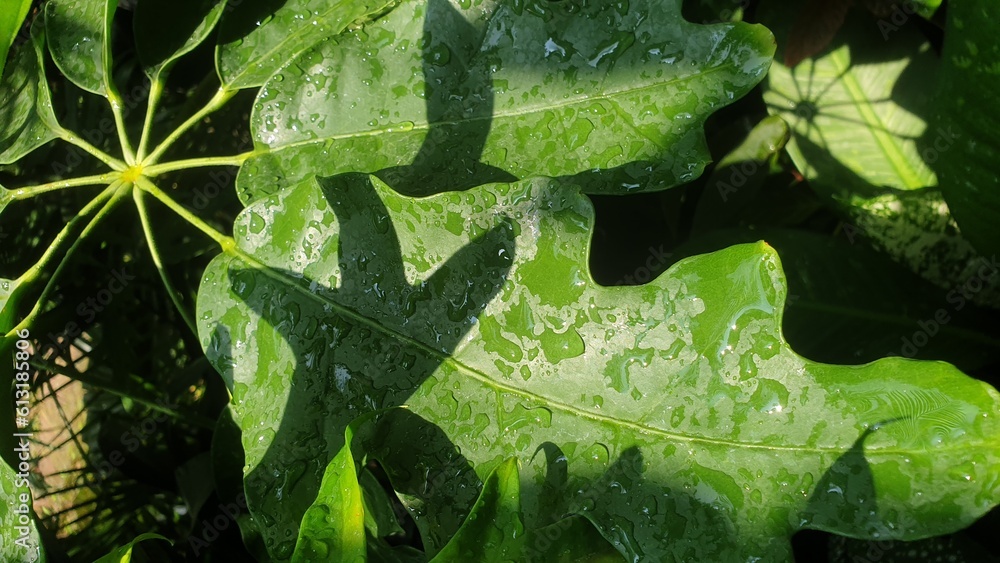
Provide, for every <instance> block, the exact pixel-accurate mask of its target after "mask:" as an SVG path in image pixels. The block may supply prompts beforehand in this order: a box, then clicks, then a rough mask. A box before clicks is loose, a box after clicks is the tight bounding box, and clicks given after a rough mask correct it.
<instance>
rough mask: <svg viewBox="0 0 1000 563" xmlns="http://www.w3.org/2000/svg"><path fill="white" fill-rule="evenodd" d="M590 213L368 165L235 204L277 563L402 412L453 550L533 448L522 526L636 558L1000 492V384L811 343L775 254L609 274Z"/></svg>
mask: <svg viewBox="0 0 1000 563" xmlns="http://www.w3.org/2000/svg"><path fill="white" fill-rule="evenodd" d="M593 220H594V217H593V209H592V208H591V206H590V204H589V202H588V201H587V199H586V198H585V197H583V196H582V195H581V194H580V193H579V191H578V188H574V187H566V185H565V183H563V182H553V181H549V180H533V181H525V182H521V183H514V184H495V185H490V186H486V187H482V188H476V189H472V190H470V191H468V192H465V193H449V194H443V195H439V196H434V197H429V198H425V199H413V198H408V197H404V196H400V195H398V194H397V193H395V192H393V191H392V190H391V189H389V188H388V187H386V186H385V185H384V184H382V183H381V182H380V181H379V180H377V179H373V178H370V177H366V176H360V175H354V176H347V177H337V178H328V179H318V180H317V179H312V180H307V181H304V182H302V183H300V184H299V185H296V186H294V187H290V188H286V189H284V190H282V191H280V192H278V193H276V194H273V195H271V196H268V197H264V198H260V199H258V200H257V201H255V202H254V203H253V204H252V205H250V206H249V207H248V208H247V209H246V210H245V211H244V212H243V213H242V214H241V215H240V216H239V218H238V219H237V221H236V225H235V237H236V240H237V247H236V248H235V249H232V250H231V251H230V252H229V253H228V254H226V255H223V256H220V257H218V258H216V259H215V260H214V261H213V262H212V263H211V264H210V266H209V267H208V269H207V271H206V273H205V277H204V279H203V281H202V284H201V288H200V291H199V298H198V309H199V310H198V318H199V331H200V335H201V339H202V343H203V346H204V348H205V351H206V354H207V356H208V358H209V360H210V361H211V362H212V363H213V364H214V365H215V366H216V368H217V369H219V371H220V373H222V374H223V376H224V378H225V379H226V380H227V381H228V382H229V383H230V385H231V386H232V391H233V404H232V411H233V416H234V420H235V421H236V423H237V424H238V425H239V426H240V428H241V429H242V431H243V446H244V448H245V450H246V462H247V466H246V469H245V486H246V491H247V496H248V504H249V507H250V510H251V512H252V514H253V515H254V518H255V519H259V521H261V522H263V523H264V524H265V526H264V529H263V530H262V533H263V534H264V541H265V544H266V545H267V548H268V550H269V552H270V553H271V555H272V556H273V557H275V558H277V559H286V558H287V557H289V556H290V555H291V551H292V547H293V544H292V543H291V542H290V541H288V540H287V538H289V537H294V534H295V533H297V531H298V525H299V522H300V520H301V518H302V515H303V513H304V512H305V510H306V508H307V507H308V506H310V505H311V504H312V503H313V501H314V500H315V498H316V495H317V492H318V490H319V484H320V480H321V477H322V475H323V472H324V470H325V469H326V466H327V462H328V461H329V460H330V459H332V458H333V456H334V455H335V454H336V453H337V452H338V451H339V449H340V448H341V446H342V445H343V436H344V429H345V428H346V426H347V425H348V424H349V423H350V422H351V421H352V420H353V419H355V418H356V417H357V416H359V415H361V414H364V413H366V412H371V411H373V410H377V409H381V408H387V407H393V406H399V405H406V406H407V407H408V409H407V410H406V411H405V416H401V420H400V421H399V422H398V424H397V425H396V426H394V427H393V428H392V429H390V430H387V431H386V435H388V436H390V437H392V438H393V439H394V440H396V442H395V443H394V444H389V445H386V446H385V447H383V448H382V449H380V450H378V451H373V452H370V455H371V456H372V457H373V458H376V459H379V460H380V461H381V462H382V464H383V466H384V467H385V468H386V470H387V472H388V473H389V475H390V478H391V479H392V482H393V486H394V488H395V489H396V491H397V493H398V495H399V497H400V498H401V500H403V502H404V503H406V505H407V506H408V507H409V508H410V510H411V514H412V515H413V517H414V519H415V520H416V522H417V525H418V527H420V530H421V538H422V540H423V542H424V546H425V548H426V549H427V552H428V555H431V556H432V555H434V554H435V553H436V552H437V551H439V550H441V549H442V548H443V547H444V545H445V544H446V543H447V541H448V539H449V538H451V537H452V536H453V535H454V533H455V532H456V531H457V530H458V529H459V527H460V525H461V522H462V521H463V519H464V516H465V515H466V514H468V512H469V510H471V507H472V505H473V503H474V501H475V497H476V491H477V490H478V487H480V486H481V481H480V480H481V479H485V477H486V476H487V475H488V474H489V472H490V471H492V470H493V469H495V468H496V467H497V466H498V465H499V464H500V463H502V462H503V460H505V459H508V458H511V457H516V458H517V459H519V460H520V461H521V463H522V464H523V466H522V471H521V483H522V490H521V493H520V496H521V502H522V507H523V511H524V525H525V527H526V528H527V529H534V528H537V527H542V526H547V525H550V524H552V523H554V522H556V521H557V520H559V519H560V518H562V517H564V516H565V515H567V514H582V515H584V516H586V517H587V518H588V519H590V520H591V521H592V522H594V524H595V525H596V526H597V527H598V529H599V530H600V531H601V533H602V534H603V535H604V536H605V537H606V538H607V539H608V540H609V541H611V542H612V544H614V545H615V546H616V548H617V549H618V550H619V552H621V553H622V554H624V555H626V556H627V557H628V558H629V559H635V558H640V559H646V560H653V561H656V560H681V561H686V560H697V561H734V560H749V559H751V558H754V557H759V558H762V559H763V560H767V561H775V560H788V559H789V558H790V544H789V538H790V536H791V535H792V533H794V532H795V531H796V530H799V529H803V528H813V529H820V530H828V531H832V532H837V533H842V534H847V535H852V536H856V537H867V538H885V539H889V538H900V539H914V538H920V537H926V536H930V535H934V534H941V533H946V532H949V531H953V530H955V529H958V528H961V527H963V526H965V525H968V524H969V523H970V522H972V521H973V520H974V519H975V518H977V517H978V516H980V515H981V514H983V513H984V512H986V511H987V510H989V509H990V508H991V507H992V506H993V505H994V504H995V503H996V498H997V483H998V482H1000V481H998V474H997V471H998V470H997V468H998V467H1000V466H998V464H997V459H996V454H995V452H996V446H997V441H998V436H1000V433H998V432H1000V427H998V422H997V417H996V412H997V407H998V404H1000V403H998V400H1000V395H998V394H997V393H996V391H994V390H993V389H992V388H991V387H989V386H988V385H986V384H984V383H981V382H978V381H975V380H973V379H970V378H968V377H966V376H964V375H963V374H962V373H961V372H959V371H958V370H956V369H955V368H954V367H952V366H950V365H948V364H945V363H939V362H916V361H910V360H905V359H901V358H888V359H883V360H880V361H877V362H874V363H871V364H867V365H863V366H831V365H824V364H818V363H814V362H811V361H808V360H806V359H804V358H802V357H800V356H798V355H796V354H795V353H794V352H793V351H792V350H791V349H790V348H789V347H788V345H787V344H786V343H785V341H784V339H783V338H782V335H781V330H780V328H781V316H782V315H781V313H782V308H783V306H784V300H785V293H786V288H785V281H784V275H783V273H782V270H781V266H780V263H779V261H778V257H777V255H776V254H775V253H774V251H773V250H771V249H770V248H769V247H767V246H766V245H763V244H751V245H742V246H736V247H732V248H729V249H727V250H723V251H720V252H716V253H713V254H709V255H704V256H697V257H693V258H689V259H686V260H683V261H681V262H680V263H678V264H676V265H674V266H673V267H672V268H671V269H670V270H669V271H668V272H667V273H665V274H663V275H662V276H660V277H659V278H657V279H656V280H655V281H653V282H651V283H649V284H647V285H644V286H640V287H613V288H607V287H601V286H598V285H597V284H596V283H595V282H594V281H593V279H592V278H591V276H590V274H589V271H588V269H587V263H588V256H587V255H588V244H589V243H588V241H589V237H590V235H591V232H592V228H593Z"/></svg>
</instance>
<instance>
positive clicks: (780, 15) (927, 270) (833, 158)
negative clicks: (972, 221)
mask: <svg viewBox="0 0 1000 563" xmlns="http://www.w3.org/2000/svg"><path fill="white" fill-rule="evenodd" d="M759 17H760V20H761V22H763V23H764V24H765V25H767V26H768V27H769V28H770V29H772V30H774V32H775V34H776V36H777V37H779V38H780V39H782V40H783V39H784V38H785V37H786V36H787V34H788V32H789V30H790V29H791V27H792V25H793V23H794V22H795V13H794V11H789V10H788V9H787V7H786V6H785V5H784V4H783V3H780V2H776V1H772V2H769V3H766V4H765V5H763V6H762V8H761V11H760V12H759ZM873 22H874V18H873V16H871V15H870V14H866V13H865V12H863V11H861V10H853V11H852V12H851V13H850V14H849V16H848V18H847V21H846V22H845V24H844V26H843V27H842V28H841V30H840V32H839V33H838V36H837V38H836V39H835V40H834V41H833V43H832V44H831V45H830V47H828V48H827V50H825V51H824V52H822V53H820V54H819V55H817V56H816V57H815V58H811V59H805V60H804V61H802V62H801V63H799V64H798V65H797V66H796V67H794V68H788V67H786V66H784V65H782V64H781V63H779V62H778V61H780V60H782V58H783V57H782V55H781V51H780V48H779V54H778V56H777V57H776V61H775V62H774V64H773V65H772V67H771V71H770V72H769V73H768V76H767V80H766V81H765V83H764V87H765V89H764V101H765V102H766V103H767V105H768V111H769V112H770V113H771V114H772V115H777V116H780V117H782V118H783V119H784V120H785V121H787V122H788V124H789V125H790V126H791V127H792V131H793V135H792V138H791V140H790V141H789V143H788V153H789V154H790V155H791V157H792V160H793V161H794V162H795V165H796V166H797V167H798V168H799V170H801V171H802V174H803V176H805V178H806V179H807V180H808V181H809V185H810V186H811V187H813V188H814V189H815V190H816V191H818V192H819V193H820V194H822V195H824V196H826V197H828V198H830V199H832V200H833V201H834V202H836V203H837V204H838V206H839V207H840V208H841V209H842V211H843V213H844V214H845V215H846V216H847V218H848V220H849V222H850V225H849V226H848V227H847V228H848V229H849V232H848V234H847V236H848V237H849V239H851V240H852V241H853V239H854V238H855V237H859V236H864V237H867V238H869V239H871V241H872V243H873V244H874V245H875V246H876V247H877V248H879V249H881V250H883V251H885V252H886V253H888V254H889V255H890V256H892V257H893V258H894V259H895V260H897V261H899V262H901V263H903V264H905V265H907V266H908V267H909V268H910V269H911V270H913V271H914V272H916V273H918V274H920V275H921V276H923V277H924V278H925V279H927V280H928V281H930V282H932V283H934V284H936V285H938V286H939V287H942V288H944V289H948V290H950V289H953V288H955V287H957V286H961V285H963V284H965V282H966V281H968V280H969V279H971V278H974V277H977V276H978V271H979V269H980V268H981V267H982V257H981V256H980V255H979V254H978V253H976V251H975V250H974V249H973V247H972V245H971V244H970V243H969V241H968V240H966V239H965V238H963V237H962V236H960V235H959V234H957V233H956V231H957V229H956V224H955V221H954V219H953V218H952V216H951V213H950V212H949V209H948V205H947V204H946V203H945V200H944V197H943V196H942V195H941V191H940V189H939V188H938V179H937V176H936V175H935V173H934V170H933V167H934V166H940V165H941V163H945V162H955V161H957V160H958V159H960V158H961V155H960V154H959V153H960V152H962V150H961V149H955V147H956V146H957V145H956V143H957V142H958V140H959V135H958V134H957V133H956V131H957V130H956V129H955V128H954V127H953V126H952V124H951V123H949V122H938V123H936V124H935V125H934V126H931V125H929V124H928V123H927V121H926V120H925V118H926V117H927V116H929V115H930V113H931V109H932V107H933V104H932V99H931V98H932V96H931V94H932V89H929V88H927V82H926V81H927V79H928V77H929V76H934V75H935V74H936V73H937V71H938V66H939V61H938V57H937V55H936V54H935V53H934V51H933V49H932V48H931V45H930V43H929V42H928V41H927V40H926V39H925V37H924V36H923V34H922V33H921V32H920V30H919V28H917V27H915V26H913V25H906V26H903V27H900V28H899V29H898V30H896V31H894V32H892V34H891V35H889V36H888V37H885V36H883V33H882V32H881V31H879V28H878V26H877V25H874V23H873ZM958 82H962V83H965V82H968V81H958ZM974 299H975V300H976V301H977V302H980V303H990V302H992V303H997V302H1000V288H997V287H993V288H989V289H987V290H986V291H982V292H980V293H977V294H976V295H975V296H974Z"/></svg>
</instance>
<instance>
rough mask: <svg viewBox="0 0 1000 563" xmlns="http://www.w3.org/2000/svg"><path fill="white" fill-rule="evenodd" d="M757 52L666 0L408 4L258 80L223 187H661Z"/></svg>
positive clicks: (739, 92) (751, 37) (756, 76)
mask: <svg viewBox="0 0 1000 563" xmlns="http://www.w3.org/2000/svg"><path fill="white" fill-rule="evenodd" d="M773 48H774V43H773V37H772V36H771V34H770V33H769V32H768V31H767V30H766V29H765V28H763V27H761V26H752V25H747V24H718V25H714V26H700V25H694V24H691V23H688V22H686V21H684V20H683V18H682V17H681V10H680V2H679V1H677V0H655V1H649V2H633V3H631V4H629V3H627V2H622V3H609V2H594V3H589V4H584V5H581V4H580V3H575V2H564V3H555V2H547V1H544V0H530V1H528V2H524V3H501V2H497V1H495V0H470V1H468V2H457V1H454V2H453V1H450V0H428V1H414V0H411V1H408V2H404V3H402V4H401V5H399V6H398V7H396V8H395V9H394V10H393V11H392V12H391V13H389V14H388V15H387V16H385V17H384V18H382V19H380V20H378V21H376V22H374V23H372V24H370V25H367V26H365V27H364V28H363V29H360V30H357V31H354V32H352V33H348V34H345V35H342V36H340V37H337V38H334V39H331V40H329V41H325V42H323V43H321V44H319V45H317V46H316V47H315V48H314V49H312V50H310V51H308V52H306V53H303V54H302V55H301V56H299V57H298V58H297V59H296V60H294V61H293V62H291V63H290V64H289V65H288V66H287V67H286V68H284V69H283V70H282V71H281V72H279V73H277V74H276V75H275V76H273V77H272V78H271V79H270V80H269V81H268V82H267V84H265V85H264V88H262V89H261V93H260V95H259V97H258V100H257V104H256V106H255V110H254V113H253V117H252V127H253V129H254V137H255V141H256V144H257V152H258V153H259V154H258V155H256V156H254V157H253V158H251V159H250V160H249V161H248V162H247V163H246V165H245V166H244V167H243V169H242V170H241V172H240V176H239V178H238V181H237V188H238V190H239V194H240V197H241V199H242V200H243V201H244V202H247V201H250V200H252V199H254V198H256V197H260V196H263V195H266V194H267V193H271V192H273V191H276V190H278V189H280V187H281V186H288V185H293V184H295V183H297V182H298V181H299V180H301V179H302V178H304V177H306V176H308V175H310V174H319V175H334V174H337V173H341V172H366V173H377V175H378V176H379V177H381V178H382V179H383V180H385V181H387V182H388V183H389V184H390V185H392V186H393V187H394V188H396V189H397V190H399V191H401V192H403V193H407V194H410V195H416V194H428V193H431V192H433V191H443V190H444V189H464V188H467V187H471V186H474V185H479V184H482V183H486V182H490V181H511V180H514V179H516V178H524V177H529V176H534V175H546V176H564V175H577V174H582V173H586V175H585V176H584V177H580V178H577V179H576V180H575V181H576V182H577V183H580V184H582V185H583V186H584V188H585V189H586V190H587V191H588V192H593V193H601V192H603V193H622V192H626V191H651V190H658V189H664V188H668V187H671V186H675V185H678V184H681V183H683V182H686V181H688V180H691V179H692V178H694V177H696V176H697V175H699V174H700V173H701V171H702V169H703V167H704V165H705V164H706V163H707V162H708V161H709V155H708V152H707V150H706V148H705V140H704V133H703V130H702V125H703V124H704V122H705V119H706V118H707V117H708V116H709V115H710V114H711V113H712V112H713V111H715V110H717V109H719V108H720V107H722V106H724V105H726V104H729V103H731V102H732V101H733V100H735V99H737V98H739V97H741V96H743V95H744V94H746V92H748V91H749V90H750V89H751V88H752V87H753V86H754V85H756V84H757V82H758V81H759V80H760V79H761V78H762V77H763V75H764V73H765V72H766V71H767V68H768V65H769V63H770V57H771V53H772V52H773ZM306 162H308V163H309V165H307V166H306V165H304V163H306ZM598 168H599V169H611V170H607V171H605V172H604V173H602V174H595V173H593V170H594V169H598ZM264 178H266V179H267V181H263V179H264Z"/></svg>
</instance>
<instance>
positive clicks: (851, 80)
mask: <svg viewBox="0 0 1000 563" xmlns="http://www.w3.org/2000/svg"><path fill="white" fill-rule="evenodd" d="M848 56H849V55H847V54H846V51H845V50H843V49H842V50H838V51H835V52H834V53H832V54H831V55H830V62H831V64H832V65H833V67H834V69H835V70H836V72H837V75H838V76H840V77H841V81H842V82H843V84H844V90H845V91H846V92H847V94H848V95H849V96H850V97H851V99H852V100H854V102H855V104H856V107H857V108H858V113H860V114H861V118H862V119H864V121H865V123H866V124H867V125H868V128H869V130H870V131H871V134H872V136H873V137H874V138H875V142H876V143H877V144H878V146H879V148H880V149H882V153H883V154H884V155H885V157H886V159H887V160H888V161H889V164H890V165H891V166H892V168H893V170H895V172H896V175H897V176H899V179H900V180H901V181H902V182H903V187H904V188H905V189H915V188H921V187H925V182H923V181H922V180H921V179H920V176H919V174H918V173H917V170H916V169H915V168H914V167H913V165H911V164H910V161H909V160H908V159H907V158H906V155H905V154H903V151H902V149H901V147H900V146H899V145H898V144H897V143H896V141H895V138H894V137H893V135H891V134H889V133H888V131H889V127H888V125H887V124H885V123H884V122H883V121H882V119H881V118H880V117H879V115H878V113H876V111H875V108H874V107H873V106H872V102H871V99H870V98H868V96H866V95H865V93H864V89H863V88H862V87H861V84H860V83H859V82H858V80H857V77H856V76H854V73H853V72H852V71H851V66H850V63H849V61H846V60H845V57H848Z"/></svg>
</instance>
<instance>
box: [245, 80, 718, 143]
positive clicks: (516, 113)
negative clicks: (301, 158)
mask: <svg viewBox="0 0 1000 563" xmlns="http://www.w3.org/2000/svg"><path fill="white" fill-rule="evenodd" d="M729 66H730V65H726V64H720V65H717V66H713V67H709V68H707V69H705V70H703V71H700V72H696V73H692V74H686V75H684V76H677V77H674V78H672V79H670V80H666V81H663V82H654V83H652V84H647V85H645V86H639V87H636V88H624V89H619V90H612V91H610V92H605V93H602V94H596V95H584V94H580V95H579V96H577V97H572V98H569V99H566V100H563V101H561V102H557V103H554V104H552V105H538V106H522V107H521V109H516V110H513V111H509V112H495V113H493V114H491V115H488V116H477V117H470V118H467V119H456V120H453V121H435V122H434V123H430V122H429V121H426V120H425V121H421V122H419V123H417V122H410V123H412V124H413V126H412V127H407V128H406V132H407V133H408V132H410V131H429V130H430V129H431V128H432V127H450V126H455V125H467V124H472V123H477V122H481V121H489V122H491V123H492V122H493V121H496V120H497V119H498V118H503V119H511V118H517V117H521V116H525V115H529V114H533V113H539V112H543V111H551V110H558V109H563V108H567V107H570V106H574V105H577V104H581V103H585V102H588V101H591V100H595V101H596V100H601V101H609V102H615V100H614V99H613V98H614V97H617V96H620V95H624V94H630V93H633V92H643V91H646V90H652V89H654V88H662V87H664V86H668V85H672V84H676V83H681V82H688V81H691V80H693V79H695V78H698V77H702V76H705V75H709V74H712V73H715V72H718V71H720V70H724V69H726V68H729ZM615 106H616V109H617V104H615ZM633 127H634V125H633ZM400 130H401V127H400V125H398V124H397V125H396V126H389V127H381V128H378V129H367V130H359V131H350V132H345V133H338V134H333V135H328V136H325V137H316V138H314V139H303V140H301V141H294V142H292V143H288V144H283V145H278V146H276V147H271V146H270V145H267V147H268V148H267V150H265V151H258V152H256V153H255V156H256V155H260V154H266V153H276V152H279V151H283V150H286V149H293V148H296V147H300V146H306V145H314V144H319V143H326V142H328V141H340V140H344V139H353V138H357V137H376V136H378V135H384V134H390V133H396V132H397V131H400ZM644 137H645V138H647V139H649V137H648V136H646V135H644ZM649 140H650V141H651V142H653V143H654V144H656V145H657V146H660V147H661V148H665V147H666V146H665V145H664V144H662V143H660V142H657V141H654V140H653V139H649ZM265 144H266V143H265Z"/></svg>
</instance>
